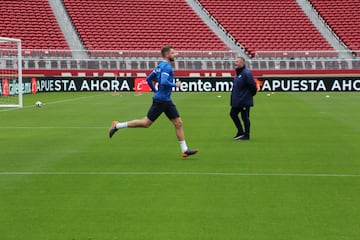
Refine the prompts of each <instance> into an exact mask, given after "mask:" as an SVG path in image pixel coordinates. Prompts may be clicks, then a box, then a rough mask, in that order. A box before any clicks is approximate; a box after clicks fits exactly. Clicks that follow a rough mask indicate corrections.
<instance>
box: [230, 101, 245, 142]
mask: <svg viewBox="0 0 360 240" xmlns="http://www.w3.org/2000/svg"><path fill="white" fill-rule="evenodd" d="M240 111H241V108H235V107H232V108H231V110H230V117H231V119H232V120H233V122H234V124H235V127H236V129H237V133H236V135H235V136H234V140H238V139H239V138H240V137H241V136H242V135H244V130H243V127H242V125H241V122H240V118H239V113H240Z"/></svg>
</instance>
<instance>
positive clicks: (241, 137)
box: [236, 135, 250, 141]
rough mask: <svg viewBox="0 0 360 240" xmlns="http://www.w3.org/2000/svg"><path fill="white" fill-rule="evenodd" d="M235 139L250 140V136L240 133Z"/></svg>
mask: <svg viewBox="0 0 360 240" xmlns="http://www.w3.org/2000/svg"><path fill="white" fill-rule="evenodd" d="M236 140H239V141H246V140H250V136H247V135H242V136H240V137H239V138H238V139H236Z"/></svg>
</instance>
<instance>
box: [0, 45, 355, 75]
mask: <svg viewBox="0 0 360 240" xmlns="http://www.w3.org/2000/svg"><path fill="white" fill-rule="evenodd" d="M13 52H14V50H11V49H10V50H9V49H6V50H4V49H0V68H12V67H14V66H16V62H13V60H12V59H13V58H11V57H10V56H11V55H12V53H13ZM340 53H341V54H347V55H349V54H350V53H351V55H350V56H351V57H348V58H339V54H340ZM87 54H88V56H89V57H88V58H87V59H74V58H72V51H70V50H63V51H62V50H23V68H24V69H113V70H116V69H121V70H149V69H152V68H154V67H155V66H156V65H157V64H158V63H159V62H160V61H162V58H161V56H160V53H159V51H128V50H124V51H87ZM236 56H239V53H236V52H232V51H178V52H177V58H176V60H175V63H174V64H175V69H179V70H232V69H233V68H234V60H235V58H236ZM247 65H248V66H249V67H250V68H251V69H259V70H277V69H294V70H312V69H313V70H326V69H360V51H354V52H336V51H297V52H290V51H276V52H275V51H271V52H270V51H261V52H260V51H259V52H257V56H256V57H255V58H253V59H251V60H248V62H247Z"/></svg>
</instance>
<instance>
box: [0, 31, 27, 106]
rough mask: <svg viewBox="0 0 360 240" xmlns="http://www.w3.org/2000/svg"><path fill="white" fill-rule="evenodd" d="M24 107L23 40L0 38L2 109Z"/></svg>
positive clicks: (0, 96) (0, 95)
mask: <svg viewBox="0 0 360 240" xmlns="http://www.w3.org/2000/svg"><path fill="white" fill-rule="evenodd" d="M22 106H23V83H22V54H21V40H20V39H15V38H6V37H0V107H5V108H12V107H19V108H21V107H22Z"/></svg>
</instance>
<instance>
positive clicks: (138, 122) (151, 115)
mask: <svg viewBox="0 0 360 240" xmlns="http://www.w3.org/2000/svg"><path fill="white" fill-rule="evenodd" d="M163 111H164V105H163V104H162V103H161V102H157V101H153V103H152V105H151V107H150V109H149V111H148V113H147V116H146V117H145V118H143V119H135V120H131V121H127V122H118V121H113V122H112V124H111V127H110V130H109V137H110V138H111V137H112V136H113V135H114V134H115V133H116V132H117V131H118V130H119V129H121V128H148V127H150V126H151V125H152V123H153V122H154V121H155V120H156V119H157V118H158V117H159V116H160V115H161V114H162V113H163Z"/></svg>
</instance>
